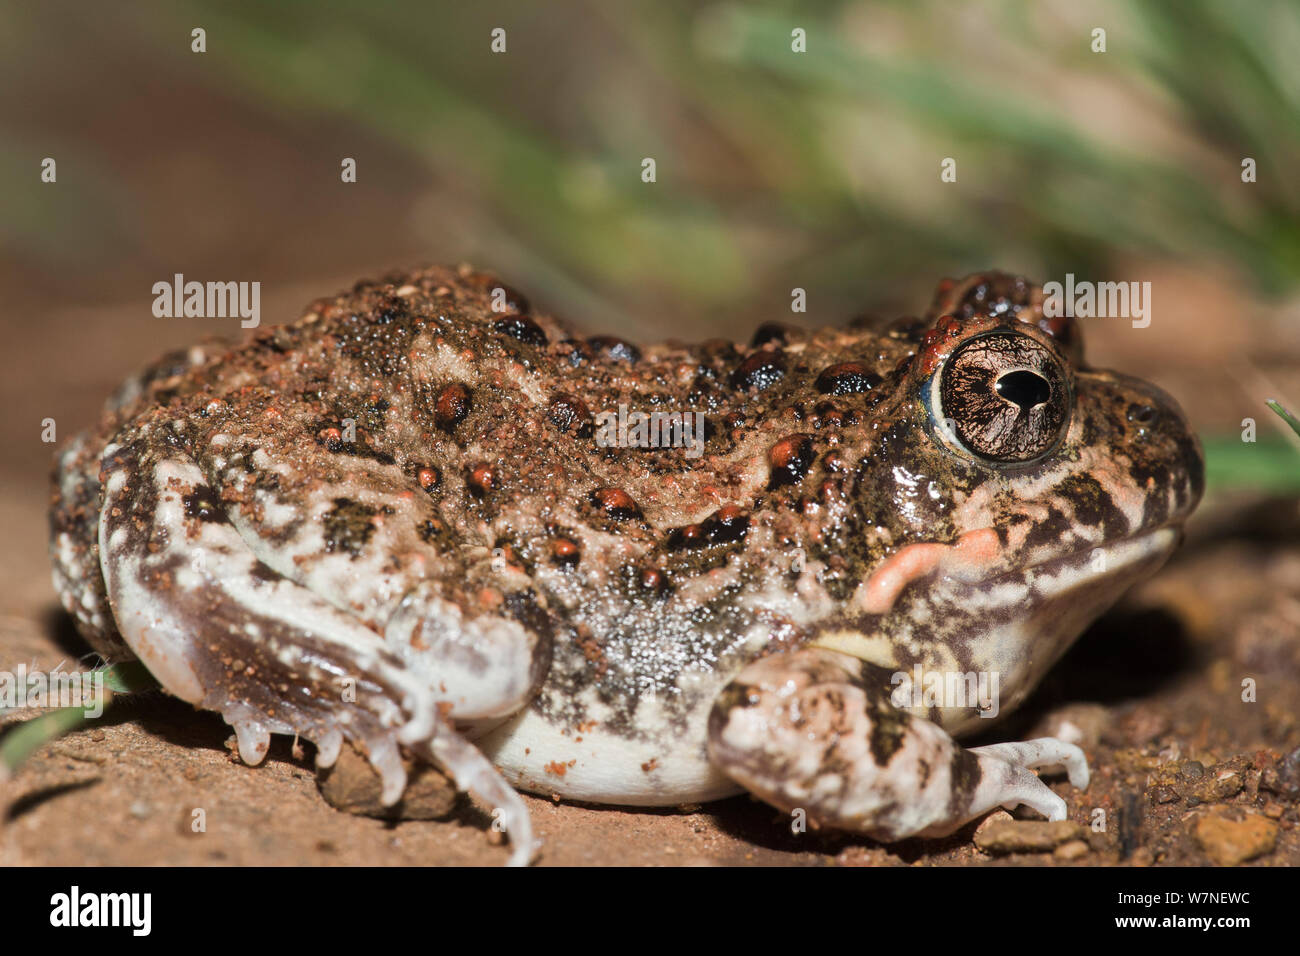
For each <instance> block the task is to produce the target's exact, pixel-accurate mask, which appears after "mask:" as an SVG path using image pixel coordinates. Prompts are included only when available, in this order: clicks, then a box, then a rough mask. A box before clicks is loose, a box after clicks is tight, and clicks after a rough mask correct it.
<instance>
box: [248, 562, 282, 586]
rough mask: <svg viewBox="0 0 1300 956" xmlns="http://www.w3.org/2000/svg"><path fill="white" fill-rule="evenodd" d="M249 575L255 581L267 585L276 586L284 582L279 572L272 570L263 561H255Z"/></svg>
mask: <svg viewBox="0 0 1300 956" xmlns="http://www.w3.org/2000/svg"><path fill="white" fill-rule="evenodd" d="M248 574H249V577H251V578H252V579H253V580H254V581H261V582H263V583H265V584H274V583H276V582H277V581H282V580H284V579H283V578H282V577H281V576H280V575H279V573H278V572H276V571H274V570H272V569H271V568H270V567H268V566H267V565H265V564H263V563H262V562H261V561H254V562H253V567H252V569H251V570H250V571H249V572H248Z"/></svg>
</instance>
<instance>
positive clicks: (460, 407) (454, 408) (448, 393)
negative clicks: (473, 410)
mask: <svg viewBox="0 0 1300 956" xmlns="http://www.w3.org/2000/svg"><path fill="white" fill-rule="evenodd" d="M469 408H470V392H469V389H468V388H467V387H466V386H464V385H462V384H460V383H459V382H455V383H453V384H451V385H448V386H446V387H444V388H443V390H442V391H441V392H439V393H438V400H437V402H436V403H435V405H434V409H433V420H434V423H435V424H436V425H437V426H438V427H439V428H441V429H442V430H443V431H445V432H450V431H452V430H454V429H455V427H456V426H457V425H459V424H460V423H461V422H463V421H464V420H465V416H466V415H468V414H469Z"/></svg>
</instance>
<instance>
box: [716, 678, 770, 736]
mask: <svg viewBox="0 0 1300 956" xmlns="http://www.w3.org/2000/svg"><path fill="white" fill-rule="evenodd" d="M760 696H761V695H760V694H759V692H758V688H757V687H755V686H754V685H752V684H742V683H741V682H740V681H734V680H733V681H732V682H731V683H730V684H728V685H727V686H726V687H724V688H722V690H721V691H719V692H718V696H717V697H715V698H714V700H713V711H712V712H711V713H710V714H709V733H710V734H711V735H713V734H714V730H715V726H716V730H717V731H718V732H721V730H722V728H723V727H724V726H726V723H727V721H728V720H729V719H730V716H731V712H732V711H733V710H735V709H736V708H738V707H756V706H758V703H759V699H760ZM715 718H717V723H716V725H715V723H714V719H715Z"/></svg>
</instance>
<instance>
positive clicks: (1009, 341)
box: [938, 332, 1072, 463]
mask: <svg viewBox="0 0 1300 956" xmlns="http://www.w3.org/2000/svg"><path fill="white" fill-rule="evenodd" d="M938 386H939V396H938V397H939V403H940V406H941V417H942V418H944V419H946V420H947V421H948V422H950V423H951V426H950V427H951V428H952V429H953V431H954V432H955V433H956V434H955V435H954V436H953V437H955V438H956V439H957V440H958V441H959V442H960V443H961V445H962V446H963V447H964V448H966V450H968V451H969V452H971V453H972V454H974V455H977V456H978V457H980V458H983V459H984V460H986V461H992V462H1007V463H1020V462H1027V461H1032V460H1033V459H1035V458H1041V457H1042V456H1043V455H1046V454H1047V453H1048V452H1050V451H1051V450H1052V449H1053V448H1055V447H1056V443H1057V442H1058V441H1059V440H1060V437H1061V434H1062V433H1063V432H1064V430H1065V426H1066V423H1067V422H1068V420H1069V417H1070V406H1071V403H1072V398H1071V395H1070V380H1069V375H1068V373H1067V372H1066V370H1065V368H1064V366H1063V365H1062V363H1061V360H1060V359H1059V358H1058V357H1057V355H1056V353H1055V352H1053V351H1052V350H1051V349H1049V348H1047V347H1046V346H1045V345H1042V344H1041V343H1039V342H1038V341H1037V340H1035V339H1033V338H1030V337H1029V336H1027V335H1023V334H1021V333H1019V332H994V333H990V334H988V335H981V336H977V337H976V338H973V339H971V340H970V341H969V342H967V343H966V344H965V345H962V346H961V347H959V348H958V349H957V351H955V352H954V353H953V354H952V355H951V356H950V357H949V358H948V361H947V362H946V363H944V368H943V371H942V373H941V374H940V376H939V382H938Z"/></svg>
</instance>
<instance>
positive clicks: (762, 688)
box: [709, 648, 1088, 841]
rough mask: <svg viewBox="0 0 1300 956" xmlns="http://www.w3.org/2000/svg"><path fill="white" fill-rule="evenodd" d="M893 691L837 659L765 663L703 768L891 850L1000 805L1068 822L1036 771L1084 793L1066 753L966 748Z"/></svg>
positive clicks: (729, 704)
mask: <svg viewBox="0 0 1300 956" xmlns="http://www.w3.org/2000/svg"><path fill="white" fill-rule="evenodd" d="M882 676H883V678H884V679H883V680H882V679H881V678H882ZM889 689H890V688H889V685H888V677H887V674H884V673H883V672H882V671H880V669H878V668H875V667H873V666H872V665H867V664H863V663H862V662H861V661H859V660H857V659H856V658H853V657H849V656H847V655H845V654H840V653H838V652H836V651H830V650H825V649H822V648H804V649H801V650H797V651H790V652H787V653H783V654H775V655H772V656H770V657H766V658H763V659H761V660H759V661H756V662H755V663H753V664H750V665H749V666H748V667H746V668H745V669H744V670H742V671H741V672H740V674H738V675H737V676H736V678H735V679H734V680H733V681H732V682H731V683H730V684H728V685H727V687H726V688H724V690H723V691H722V692H721V693H720V694H719V696H718V699H717V700H716V701H715V703H714V706H713V710H712V712H711V714H710V716H709V756H710V759H712V760H713V762H714V763H715V764H716V765H717V766H718V767H719V768H720V769H721V770H723V771H724V772H725V773H726V774H727V775H728V776H730V777H731V778H732V779H734V780H735V781H736V782H737V783H739V784H741V785H742V786H744V787H745V788H746V789H748V790H749V791H750V792H752V793H754V794H755V795H756V796H758V797H760V798H762V799H763V800H765V801H767V802H768V803H771V804H773V805H774V806H777V807H779V808H781V809H782V810H787V811H791V810H794V809H796V808H802V809H804V810H805V811H806V812H807V813H808V816H809V818H810V819H811V820H813V821H814V822H816V823H818V824H821V825H824V826H830V827H835V828H837V829H843V830H852V831H856V832H860V833H864V834H866V835H868V836H871V837H873V838H875V839H878V840H886V841H888V840H900V839H903V838H905V837H909V836H916V835H922V836H942V835H944V834H946V833H951V832H952V831H953V830H956V829H957V828H958V827H960V826H961V825H962V824H964V823H966V822H967V821H969V820H972V819H974V818H976V817H978V816H980V815H982V814H984V813H986V812H987V811H989V810H992V809H994V808H996V807H998V806H1006V807H1012V806H1017V805H1020V804H1024V805H1025V806H1028V807H1030V808H1032V809H1034V810H1037V811H1038V812H1039V813H1041V814H1043V815H1044V816H1045V817H1047V818H1048V819H1049V820H1063V819H1065V816H1066V806H1065V801H1064V800H1062V799H1061V798H1060V797H1058V796H1057V795H1056V794H1055V793H1053V792H1052V791H1051V790H1050V789H1049V788H1048V787H1047V785H1046V784H1044V783H1043V782H1042V781H1041V780H1039V779H1038V776H1037V775H1036V774H1035V773H1034V772H1033V771H1032V769H1030V768H1032V767H1036V766H1046V765H1049V764H1058V763H1059V764H1064V765H1065V766H1066V768H1067V770H1068V772H1069V774H1070V780H1071V782H1072V783H1074V784H1075V785H1076V786H1079V787H1086V786H1087V783H1088V773H1087V763H1086V761H1085V759H1084V756H1083V752H1082V751H1080V750H1079V748H1078V747H1075V746H1074V745H1073V744H1067V743H1063V742H1062V741H1058V740H1053V739H1050V738H1047V739H1042V740H1034V741H1029V742H1027V743H1019V744H995V745H993V746H991V747H977V748H972V749H967V748H964V747H962V746H960V745H959V744H957V743H956V742H955V741H954V740H953V739H952V738H951V737H949V736H948V734H947V733H946V732H945V731H944V730H943V729H942V728H940V727H939V726H938V725H936V724H933V723H931V722H929V721H927V720H923V719H921V718H917V717H913V716H912V715H911V714H909V713H907V712H905V711H902V710H899V709H898V708H897V707H895V706H894V705H893V704H892V703H891V702H890V700H889Z"/></svg>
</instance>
